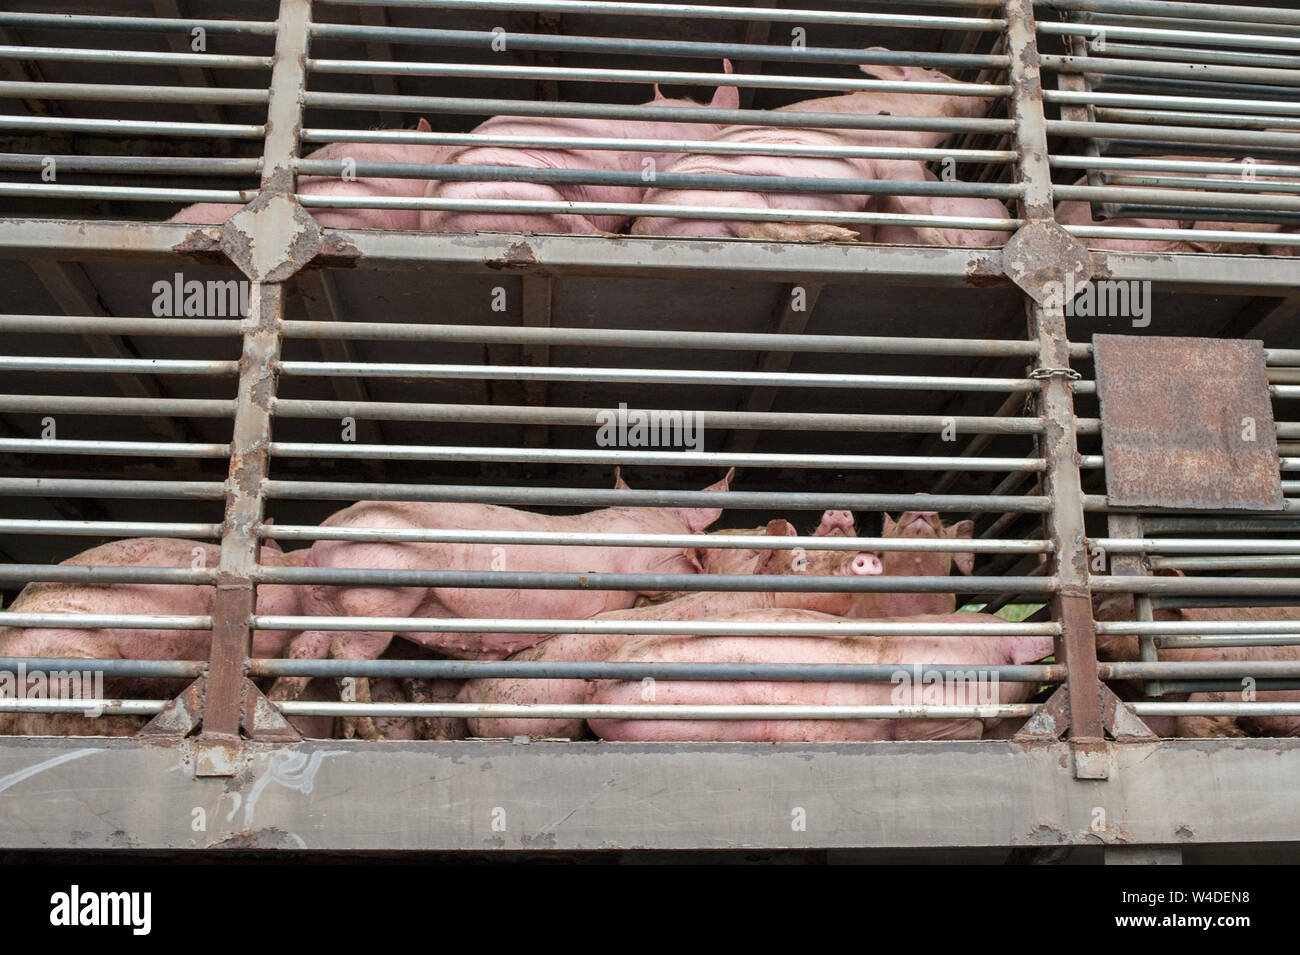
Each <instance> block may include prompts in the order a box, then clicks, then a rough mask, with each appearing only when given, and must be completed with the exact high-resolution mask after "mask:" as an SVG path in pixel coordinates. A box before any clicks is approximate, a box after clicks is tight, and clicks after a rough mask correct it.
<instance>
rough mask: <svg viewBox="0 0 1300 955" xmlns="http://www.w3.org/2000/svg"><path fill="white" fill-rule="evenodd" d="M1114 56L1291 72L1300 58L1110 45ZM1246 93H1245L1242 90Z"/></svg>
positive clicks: (1281, 54)
mask: <svg viewBox="0 0 1300 955" xmlns="http://www.w3.org/2000/svg"><path fill="white" fill-rule="evenodd" d="M1106 52H1107V53H1108V54H1110V55H1111V56H1115V57H1119V58H1121V59H1129V60H1178V61H1179V62H1181V63H1225V64H1227V65H1228V66H1265V67H1277V68H1280V69H1284V70H1285V69H1291V68H1294V67H1295V66H1296V64H1297V59H1300V58H1297V57H1294V56H1288V55H1286V54H1284V53H1279V54H1270V53H1255V52H1251V51H1247V50H1207V49H1205V48H1203V47H1186V46H1149V45H1143V44H1137V43H1109V42H1108V43H1107V44H1106ZM1243 92H1246V91H1244V90H1243Z"/></svg>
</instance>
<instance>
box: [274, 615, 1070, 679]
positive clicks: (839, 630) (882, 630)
mask: <svg viewBox="0 0 1300 955" xmlns="http://www.w3.org/2000/svg"><path fill="white" fill-rule="evenodd" d="M253 625H254V626H255V627H257V629H259V630H308V629H310V630H329V631H347V630H383V631H385V632H391V633H422V632H425V631H428V630H429V629H430V627H436V628H437V629H438V631H439V632H443V633H541V634H561V633H585V634H629V635H631V634H654V635H659V636H703V635H709V636H753V637H782V636H801V637H910V636H915V637H953V638H958V639H960V638H967V637H969V638H976V637H1026V636H1040V637H1050V636H1055V635H1056V634H1058V633H1060V625H1059V624H1056V623H1009V622H1008V623H938V622H929V621H926V622H921V623H917V622H915V621H908V620H907V619H905V618H903V619H898V620H884V621H882V620H859V619H855V618H847V617H841V618H835V619H834V621H833V622H830V623H792V622H764V621H761V620H709V619H704V620H600V619H595V618H592V619H587V620H559V619H543V620H529V619H522V618H521V619H500V618H483V619H475V618H470V617H460V618H419V617H333V616H330V617H274V616H254V617H253ZM267 662H268V663H269V661H267ZM356 662H357V661H355V660H352V661H348V664H349V665H352V664H355V663H356ZM275 665H276V666H279V665H280V664H279V663H277V664H275ZM348 672H351V671H348Z"/></svg>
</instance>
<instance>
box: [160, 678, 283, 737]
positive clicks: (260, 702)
mask: <svg viewBox="0 0 1300 955" xmlns="http://www.w3.org/2000/svg"><path fill="white" fill-rule="evenodd" d="M242 690H243V705H242V706H241V707H240V720H239V728H240V729H241V730H243V732H244V735H245V736H247V737H248V738H249V739H251V740H256V741H258V742H265V743H296V742H298V741H300V740H301V739H302V737H301V736H300V735H299V734H298V731H297V730H296V729H294V728H293V726H292V724H290V723H289V721H288V720H286V719H285V718H284V717H283V716H282V715H281V714H280V711H279V710H278V709H276V707H275V705H274V704H273V703H272V702H271V701H270V700H268V699H267V698H266V695H265V694H264V693H263V692H262V691H261V690H259V689H258V688H257V684H256V683H254V682H253V681H252V680H250V679H248V678H247V677H245V678H244V681H243V686H242ZM206 692H207V676H206V675H205V676H200V677H199V678H198V679H196V680H195V681H194V682H193V683H191V684H190V685H189V686H187V687H186V688H185V689H184V690H182V691H181V693H180V695H178V696H177V697H176V698H175V699H173V700H171V701H170V702H168V704H167V705H166V706H165V707H163V710H162V712H161V713H159V714H158V715H157V716H155V717H154V718H153V719H151V720H150V721H149V722H148V723H146V724H145V725H144V726H143V727H142V728H141V730H140V732H139V734H137V735H140V736H150V737H155V738H157V737H179V738H184V737H186V736H191V735H193V733H194V732H195V731H196V730H198V729H200V728H201V727H202V725H203V701H204V697H205V694H206Z"/></svg>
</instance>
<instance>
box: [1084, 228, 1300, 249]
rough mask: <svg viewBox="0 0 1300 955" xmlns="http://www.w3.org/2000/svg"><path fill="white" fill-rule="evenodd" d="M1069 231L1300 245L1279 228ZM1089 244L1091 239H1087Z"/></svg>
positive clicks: (1296, 237)
mask: <svg viewBox="0 0 1300 955" xmlns="http://www.w3.org/2000/svg"><path fill="white" fill-rule="evenodd" d="M1064 229H1065V231H1066V232H1069V233H1070V234H1071V235H1073V236H1077V237H1078V238H1081V239H1155V240H1165V241H1173V240H1179V239H1181V240H1185V241H1188V242H1231V243H1237V244H1243V243H1257V244H1259V245H1290V246H1300V235H1288V234H1286V233H1278V232H1246V231H1242V232H1234V231H1229V230H1226V229H1149V228H1136V227H1133V228H1130V227H1128V226H1123V227H1120V226H1095V225H1093V226H1088V225H1067V226H1064ZM1084 244H1085V245H1087V243H1086V242H1085V243H1084Z"/></svg>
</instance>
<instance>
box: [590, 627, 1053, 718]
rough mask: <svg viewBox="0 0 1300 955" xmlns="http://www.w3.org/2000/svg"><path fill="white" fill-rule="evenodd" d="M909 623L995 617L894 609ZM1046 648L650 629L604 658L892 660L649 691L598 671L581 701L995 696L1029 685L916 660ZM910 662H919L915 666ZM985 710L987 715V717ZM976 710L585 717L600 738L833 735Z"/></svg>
mask: <svg viewBox="0 0 1300 955" xmlns="http://www.w3.org/2000/svg"><path fill="white" fill-rule="evenodd" d="M715 619H727V620H731V621H764V622H785V623H811V622H828V623H829V622H835V621H838V620H842V619H843V618H840V617H835V616H832V615H829V614H822V613H817V612H815V611H809V610H759V611H745V612H741V613H734V614H729V615H727V616H726V617H724V618H715ZM899 622H912V623H976V622H979V623H994V622H1001V621H1000V620H999V619H998V618H997V617H992V616H989V615H986V614H937V615H923V616H916V617H906V618H902V620H900V621H899ZM1051 652H1052V640H1051V638H1050V637H992V638H988V637H803V636H791V637H767V636H762V637H747V636H722V637H719V636H685V637H677V636H651V637H643V638H640V639H636V640H631V641H628V642H626V643H624V644H623V645H622V646H621V647H619V648H617V649H615V650H614V651H612V652H611V653H610V654H609V656H608V657H607V659H608V660H609V661H610V662H624V663H669V662H671V663H813V664H824V663H840V664H881V663H883V664H899V668H900V670H899V675H898V676H897V677H895V678H894V679H893V680H892V681H891V682H887V683H823V682H794V681H775V680H772V681H763V680H747V681H735V682H730V681H704V680H690V681H686V680H681V681H674V680H656V681H655V683H654V694H653V697H654V698H653V700H649V701H648V700H646V699H645V698H644V695H643V690H644V686H643V684H642V683H641V682H640V681H617V680H604V681H599V682H597V683H595V684H594V685H593V686H592V687H591V688H590V689H589V690H588V702H590V703H598V704H614V705H623V706H626V705H638V704H642V703H647V702H652V703H653V704H655V705H665V704H668V705H671V704H733V705H734V704H764V705H775V704H798V705H815V704H834V705H870V704H876V705H889V704H895V705H919V704H923V703H956V704H976V703H980V704H998V703H1017V702H1022V701H1024V700H1027V699H1028V698H1029V697H1030V695H1031V694H1032V693H1033V691H1034V690H1035V689H1036V687H1035V686H1034V685H1033V684H1028V683H1011V682H996V683H994V682H992V681H991V680H990V679H989V678H987V677H986V676H985V675H982V674H978V673H977V679H978V680H979V684H978V686H972V685H962V684H956V685H953V684H951V683H949V684H948V685H947V686H944V687H943V688H942V689H940V687H939V686H936V685H934V684H932V683H930V682H927V681H928V679H930V678H928V677H927V675H926V674H925V671H924V666H925V665H927V664H928V665H931V666H944V665H952V666H963V667H970V668H978V667H983V666H994V665H1002V664H1024V663H1032V662H1034V661H1036V660H1041V659H1042V658H1043V657H1045V656H1047V655H1048V654H1050V653H1051ZM912 664H919V665H921V666H922V669H921V671H920V673H917V672H916V671H914V670H913V668H912V666H911V665H912ZM990 719H991V718H990ZM984 722H985V721H984V720H983V719H980V718H960V719H922V720H914V719H862V720H676V719H674V720H614V719H592V720H589V724H590V726H591V729H592V731H593V732H595V734H596V735H597V736H599V737H600V738H601V739H606V740H619V741H667V740H671V741H692V742H694V741H699V742H705V741H707V742H838V741H849V740H852V741H858V740H916V739H980V738H981V737H982V735H983V732H984Z"/></svg>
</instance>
